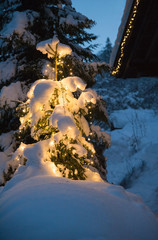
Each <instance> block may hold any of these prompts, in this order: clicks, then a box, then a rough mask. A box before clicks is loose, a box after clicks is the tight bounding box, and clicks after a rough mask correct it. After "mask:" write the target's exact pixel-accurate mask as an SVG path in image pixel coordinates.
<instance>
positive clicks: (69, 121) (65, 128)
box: [49, 105, 79, 139]
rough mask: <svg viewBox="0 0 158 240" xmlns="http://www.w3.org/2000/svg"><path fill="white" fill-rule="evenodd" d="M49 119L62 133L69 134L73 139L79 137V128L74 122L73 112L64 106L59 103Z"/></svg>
mask: <svg viewBox="0 0 158 240" xmlns="http://www.w3.org/2000/svg"><path fill="white" fill-rule="evenodd" d="M49 119H50V123H51V124H52V126H53V127H57V128H58V129H59V131H60V132H61V133H62V135H65V134H67V135H68V136H69V137H71V138H72V139H75V138H77V137H78V135H79V130H78V129H77V127H76V124H75V122H74V117H73V114H72V113H70V112H69V111H67V110H66V109H65V108H64V107H63V106H60V105H57V106H56V107H55V108H54V111H53V113H52V115H51V116H50V118H49Z"/></svg>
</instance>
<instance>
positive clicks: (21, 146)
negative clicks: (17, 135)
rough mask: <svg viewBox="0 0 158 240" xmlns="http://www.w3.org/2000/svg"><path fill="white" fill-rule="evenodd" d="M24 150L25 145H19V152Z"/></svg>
mask: <svg viewBox="0 0 158 240" xmlns="http://www.w3.org/2000/svg"><path fill="white" fill-rule="evenodd" d="M24 149H25V145H24V144H22V143H21V145H20V150H22V151H23V150H24Z"/></svg>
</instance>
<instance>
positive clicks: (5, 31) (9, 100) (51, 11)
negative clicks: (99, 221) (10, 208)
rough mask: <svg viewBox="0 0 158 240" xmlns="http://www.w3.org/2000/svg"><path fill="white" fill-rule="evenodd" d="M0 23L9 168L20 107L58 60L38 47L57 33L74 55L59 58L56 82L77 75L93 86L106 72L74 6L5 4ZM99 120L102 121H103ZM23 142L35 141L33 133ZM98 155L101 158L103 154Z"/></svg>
mask: <svg viewBox="0 0 158 240" xmlns="http://www.w3.org/2000/svg"><path fill="white" fill-rule="evenodd" d="M0 18H1V20H2V21H1V25H0V47H1V48H0V49H1V50H0V51H1V53H0V58H1V59H0V60H1V63H0V84H1V91H0V100H1V105H0V125H1V128H0V129H1V136H0V146H1V151H2V152H1V153H0V154H1V155H2V159H7V161H8V162H9V160H10V158H11V152H12V151H14V150H15V149H16V138H15V136H14V133H15V132H14V131H15V130H16V129H18V126H19V124H20V122H19V120H18V116H17V115H16V114H15V112H16V111H15V109H16V107H17V106H18V105H19V104H21V102H23V101H25V100H26V99H27V94H26V93H27V91H28V89H29V87H30V86H31V84H32V83H33V82H34V81H35V80H36V79H41V78H43V79H50V78H51V79H52V78H53V74H54V70H53V68H54V67H55V64H56V63H55V58H51V59H50V58H48V54H42V53H41V52H40V51H38V50H37V49H36V45H37V44H38V43H39V42H41V41H45V40H47V39H51V38H52V35H53V33H56V34H57V35H58V37H59V39H60V41H61V43H62V44H67V45H68V46H70V48H71V49H72V53H71V54H68V55H65V56H62V57H61V58H60V61H61V62H60V64H59V65H58V73H57V78H58V80H60V79H62V78H66V77H68V76H72V75H73V76H78V77H80V78H81V79H83V81H84V82H85V83H86V84H87V86H90V85H92V84H93V83H94V82H95V75H96V74H98V73H101V72H102V70H103V69H104V70H105V69H107V66H106V65H105V64H102V63H101V64H100V63H94V62H93V60H95V55H94V54H93V53H92V52H91V50H92V47H93V46H92V45H89V47H84V43H85V42H89V43H90V42H91V40H93V39H95V38H96V36H95V35H93V34H89V33H87V32H86V30H87V29H89V28H91V27H92V26H93V25H94V22H93V21H92V20H90V19H88V18H87V17H86V16H83V15H82V14H80V13H78V12H76V10H75V9H74V8H73V7H72V3H71V0H45V1H42V0H41V1H25V0H4V1H2V2H1V3H0ZM48 65H49V66H48ZM97 104H100V103H97ZM98 116H99V117H100V115H98ZM101 118H102V120H104V116H103V115H101ZM25 134H26V132H25ZM23 137H24V138H25V139H26V138H27V140H28V142H31V141H33V140H32V139H30V132H29V129H28V135H27V134H26V135H25V136H23ZM101 149H102V148H101ZM98 155H102V154H99V150H98ZM3 169H4V170H5V171H4V172H5V173H7V171H8V169H10V168H9V167H8V163H7V164H6V161H5V160H4V167H3ZM10 173H12V170H11V169H10ZM9 175H10V174H9ZM6 179H7V176H6Z"/></svg>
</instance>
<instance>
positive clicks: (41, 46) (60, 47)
mask: <svg viewBox="0 0 158 240" xmlns="http://www.w3.org/2000/svg"><path fill="white" fill-rule="evenodd" d="M49 46H50V47H51V48H50V47H49ZM36 48H37V50H39V51H40V52H42V53H43V54H48V58H52V55H55V52H56V51H57V53H58V54H59V56H60V57H64V56H66V55H68V54H69V55H70V54H71V52H72V50H71V48H70V47H69V46H68V45H65V44H62V43H60V41H59V39H58V38H57V36H56V35H54V37H53V38H50V39H48V40H45V41H42V42H39V43H38V44H37V47H36ZM50 52H51V54H50Z"/></svg>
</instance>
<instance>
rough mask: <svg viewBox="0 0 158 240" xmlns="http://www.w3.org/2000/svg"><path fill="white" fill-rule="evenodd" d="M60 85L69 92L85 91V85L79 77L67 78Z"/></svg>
mask: <svg viewBox="0 0 158 240" xmlns="http://www.w3.org/2000/svg"><path fill="white" fill-rule="evenodd" d="M62 83H63V85H64V87H65V88H66V89H69V90H70V91H71V92H75V91H76V90H77V89H78V88H79V89H81V90H82V91H83V90H85V88H86V85H87V84H85V83H84V82H83V80H82V79H81V78H79V77H76V76H74V77H67V78H64V79H63V80H62Z"/></svg>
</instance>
